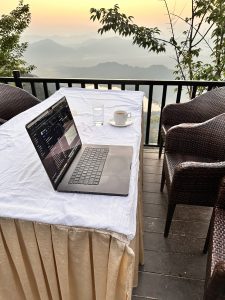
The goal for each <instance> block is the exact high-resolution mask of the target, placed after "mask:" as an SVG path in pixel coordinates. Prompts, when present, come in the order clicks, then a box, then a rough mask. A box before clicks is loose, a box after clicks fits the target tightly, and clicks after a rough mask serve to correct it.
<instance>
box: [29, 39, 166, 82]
mask: <svg viewBox="0 0 225 300" xmlns="http://www.w3.org/2000/svg"><path fill="white" fill-rule="evenodd" d="M75 42H76V41H74V44H72V43H71V45H70V46H68V45H67V46H65V45H61V44H59V43H57V42H55V41H53V40H51V39H44V40H41V41H38V42H35V43H31V44H29V47H28V49H27V51H26V53H25V55H24V56H25V60H26V61H27V62H28V63H32V64H34V65H36V66H37V69H36V71H35V73H36V74H37V75H39V76H55V72H56V69H57V70H59V68H61V71H62V70H64V71H65V70H66V68H67V67H69V68H70V67H76V68H77V67H81V68H83V67H92V66H96V65H98V64H101V63H108V62H110V61H112V62H116V63H118V64H120V65H123V68H125V65H129V66H133V67H135V66H139V67H146V66H149V65H153V64H162V65H163V64H164V65H165V66H167V62H168V56H166V55H165V54H160V55H156V54H152V53H148V52H147V50H144V49H142V48H139V47H137V46H134V45H132V42H131V41H130V40H127V39H122V38H118V37H114V38H104V39H88V40H86V41H84V42H82V43H80V44H76V43H75ZM63 67H66V68H63ZM102 67H104V65H103V66H102ZM98 68H100V66H99V67H98ZM111 70H112V68H111ZM136 71H137V72H138V69H137V70H136ZM124 72H126V71H124ZM63 76H66V77H68V74H66V73H63Z"/></svg>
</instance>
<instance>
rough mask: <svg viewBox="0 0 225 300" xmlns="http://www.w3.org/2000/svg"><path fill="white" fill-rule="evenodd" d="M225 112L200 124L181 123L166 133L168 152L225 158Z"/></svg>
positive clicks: (222, 159)
mask: <svg viewBox="0 0 225 300" xmlns="http://www.w3.org/2000/svg"><path fill="white" fill-rule="evenodd" d="M224 136H225V113H224V114H221V115H219V116H216V117H214V118H212V119H210V120H208V121H205V122H203V123H199V124H180V125H176V126H173V127H172V128H170V129H169V130H168V132H167V135H166V143H165V150H166V151H167V152H174V153H184V154H192V155H199V156H203V157H210V158H213V159H215V160H219V161H224V160H225V139H224Z"/></svg>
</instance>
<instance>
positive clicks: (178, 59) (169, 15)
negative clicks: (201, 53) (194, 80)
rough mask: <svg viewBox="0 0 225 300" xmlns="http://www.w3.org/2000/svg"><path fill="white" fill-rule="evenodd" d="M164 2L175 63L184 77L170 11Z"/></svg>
mask: <svg viewBox="0 0 225 300" xmlns="http://www.w3.org/2000/svg"><path fill="white" fill-rule="evenodd" d="M163 1H164V3H165V6H166V10H167V13H168V17H169V22H170V28H171V33H172V41H173V44H172V42H171V44H172V45H173V46H174V49H175V54H176V60H177V63H178V66H179V69H180V72H181V75H182V77H183V79H185V74H184V72H183V69H182V67H181V62H180V56H179V54H178V51H177V46H176V44H175V34H174V29H173V23H172V19H171V15H172V14H171V13H170V11H169V7H168V5H167V1H166V0H163Z"/></svg>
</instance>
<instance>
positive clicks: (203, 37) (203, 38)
mask: <svg viewBox="0 0 225 300" xmlns="http://www.w3.org/2000/svg"><path fill="white" fill-rule="evenodd" d="M172 15H173V16H175V17H177V18H180V19H181V20H182V21H184V22H185V23H186V24H188V25H189V26H191V24H190V23H189V22H187V21H186V20H185V19H184V18H182V17H181V16H178V15H176V14H172ZM213 25H214V24H212V25H211V26H210V27H209V29H208V30H207V31H206V33H205V34H204V35H203V34H201V33H200V32H198V34H199V35H200V36H201V37H202V39H201V40H200V41H202V40H204V41H205V43H206V44H207V46H208V47H209V49H210V50H211V51H213V49H212V47H211V46H210V44H209V43H208V42H207V40H206V39H205V36H206V35H207V33H208V32H209V31H210V29H211V28H212V26H213ZM193 29H194V30H197V29H196V28H195V27H193ZM198 44H199V42H198V43H197V45H198ZM195 46H196V44H195V45H194V46H192V47H195Z"/></svg>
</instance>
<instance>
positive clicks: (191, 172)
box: [170, 161, 225, 203]
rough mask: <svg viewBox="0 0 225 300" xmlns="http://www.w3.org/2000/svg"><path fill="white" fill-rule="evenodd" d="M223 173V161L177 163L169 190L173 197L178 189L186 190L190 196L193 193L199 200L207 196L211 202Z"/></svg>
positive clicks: (224, 162)
mask: <svg viewBox="0 0 225 300" xmlns="http://www.w3.org/2000/svg"><path fill="white" fill-rule="evenodd" d="M224 175H225V161H223V162H215V163H206V162H191V161H189V162H183V163H180V164H178V165H177V166H176V168H175V170H174V174H173V177H172V182H171V186H170V191H171V192H174V193H175V195H174V196H175V199H177V197H178V196H179V191H184V190H187V191H188V193H189V194H191V195H192V197H194V195H195V196H196V197H197V198H198V200H199V201H200V200H201V199H204V201H206V198H208V199H210V202H212V203H213V202H215V197H216V195H217V194H218V190H219V185H220V181H221V179H222V177H223V176H224ZM182 195H183V194H182ZM200 198H201V199H200ZM211 200H212V201H211Z"/></svg>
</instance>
